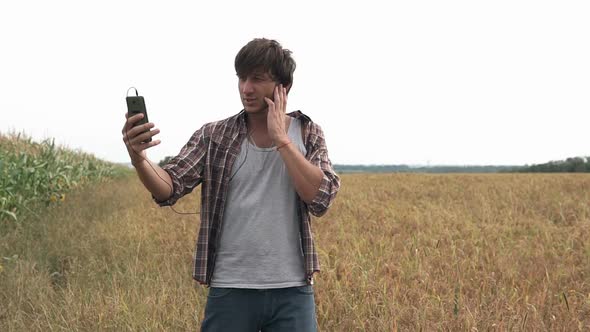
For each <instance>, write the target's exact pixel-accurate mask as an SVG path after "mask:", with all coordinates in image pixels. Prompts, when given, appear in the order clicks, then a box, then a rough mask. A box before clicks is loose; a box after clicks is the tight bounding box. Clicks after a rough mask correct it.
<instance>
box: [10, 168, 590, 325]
mask: <svg viewBox="0 0 590 332" xmlns="http://www.w3.org/2000/svg"><path fill="white" fill-rule="evenodd" d="M198 196H199V193H198V190H196V192H194V193H192V194H190V195H188V196H186V197H184V198H183V199H182V200H181V201H179V203H178V204H177V205H176V210H178V211H182V212H194V211H195V210H196V209H197V208H198V207H197V206H196V202H198ZM68 197H69V199H68V200H67V201H66V202H63V203H62V204H55V205H51V206H49V207H48V208H47V211H45V212H44V213H43V215H42V216H34V215H31V216H28V219H27V222H26V223H19V224H18V225H19V226H18V227H13V228H12V229H10V230H9V231H7V232H6V233H5V234H0V266H1V267H0V303H1V305H0V330H1V331H93V330H112V331H136V330H146V331H185V330H193V331H195V330H197V329H198V327H199V324H200V320H201V319H202V315H203V308H204V303H205V301H206V294H207V290H206V289H205V288H203V287H201V286H198V285H195V284H194V283H193V281H192V279H191V274H190V269H191V267H192V255H193V248H194V241H195V238H196V232H197V230H198V223H199V222H198V217H197V216H195V215H188V216H187V215H178V214H176V213H174V212H173V211H171V210H170V209H168V208H158V207H157V206H156V205H155V204H154V203H152V202H151V198H150V196H149V194H148V193H147V192H146V191H145V190H144V189H143V187H142V185H141V183H140V182H139V180H137V178H136V177H135V176H133V175H131V176H128V177H123V178H119V179H117V180H112V181H108V182H102V183H97V184H95V185H92V186H89V187H84V188H80V189H76V190H75V191H74V192H72V193H70V194H69V196H68ZM589 202H590V176H588V175H584V174H553V175H546V174H489V175H484V174H479V175H467V174H462V175H461V174H460V175H424V174H422V175H419V174H389V175H388V174H383V175H372V174H355V175H343V176H342V189H341V192H340V193H339V196H338V197H337V199H336V202H335V204H334V205H333V206H332V208H331V210H330V211H329V212H328V214H327V215H326V216H324V217H323V218H320V219H315V221H314V232H315V238H316V245H317V246H318V250H319V252H320V262H321V264H322V272H321V273H320V274H317V275H316V284H315V286H314V287H315V289H316V303H317V313H318V323H319V327H320V330H321V331H395V330H399V331H418V330H423V331H433V330H452V331H488V330H492V331H507V330H511V331H539V330H557V331H584V330H586V331H587V330H589V329H590V241H589V240H588V239H589V238H590V205H589Z"/></svg>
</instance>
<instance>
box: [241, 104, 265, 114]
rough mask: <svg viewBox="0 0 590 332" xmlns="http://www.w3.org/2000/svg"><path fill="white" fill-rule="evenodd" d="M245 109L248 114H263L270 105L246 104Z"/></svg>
mask: <svg viewBox="0 0 590 332" xmlns="http://www.w3.org/2000/svg"><path fill="white" fill-rule="evenodd" d="M244 110H245V111H246V113H248V114H259V113H260V114H262V113H265V112H266V111H267V110H268V107H251V106H244Z"/></svg>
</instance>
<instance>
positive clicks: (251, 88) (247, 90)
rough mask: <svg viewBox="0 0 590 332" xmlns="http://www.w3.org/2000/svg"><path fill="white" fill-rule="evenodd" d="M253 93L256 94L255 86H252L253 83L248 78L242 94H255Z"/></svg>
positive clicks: (244, 83)
mask: <svg viewBox="0 0 590 332" xmlns="http://www.w3.org/2000/svg"><path fill="white" fill-rule="evenodd" d="M253 92H254V84H252V81H251V80H250V78H247V79H246V80H245V81H244V82H243V83H242V93H253Z"/></svg>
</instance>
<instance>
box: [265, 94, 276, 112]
mask: <svg viewBox="0 0 590 332" xmlns="http://www.w3.org/2000/svg"><path fill="white" fill-rule="evenodd" d="M264 101H266V104H267V105H268V110H269V111H274V109H275V103H274V102H273V101H272V99H270V98H268V97H264Z"/></svg>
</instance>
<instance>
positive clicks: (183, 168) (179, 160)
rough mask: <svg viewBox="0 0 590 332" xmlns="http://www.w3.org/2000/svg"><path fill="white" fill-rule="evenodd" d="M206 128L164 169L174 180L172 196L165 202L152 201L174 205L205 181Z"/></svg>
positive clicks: (161, 204)
mask: <svg viewBox="0 0 590 332" xmlns="http://www.w3.org/2000/svg"><path fill="white" fill-rule="evenodd" d="M206 141H207V140H206V139H205V127H203V128H201V129H199V130H197V131H196V132H195V133H194V134H193V135H192V136H191V138H190V139H189V141H188V142H187V143H186V145H185V146H184V147H183V148H182V149H181V150H180V153H179V154H178V155H177V156H176V157H174V158H172V159H171V160H170V161H169V162H168V163H167V164H166V165H164V166H163V167H162V169H164V170H165V171H166V172H167V173H168V174H169V175H170V178H171V179H172V195H171V196H170V197H169V198H168V199H166V200H163V201H160V200H158V199H156V198H155V197H154V196H153V195H152V199H153V200H154V201H155V202H156V203H157V204H158V205H159V206H169V205H174V203H176V201H177V200H178V199H179V198H181V197H182V196H184V195H186V194H189V193H190V192H192V191H193V189H194V188H195V187H197V186H198V185H199V184H200V183H201V182H202V180H203V172H204V169H205V156H206V152H207V143H206Z"/></svg>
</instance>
